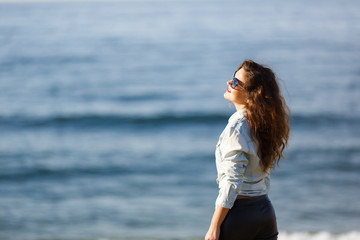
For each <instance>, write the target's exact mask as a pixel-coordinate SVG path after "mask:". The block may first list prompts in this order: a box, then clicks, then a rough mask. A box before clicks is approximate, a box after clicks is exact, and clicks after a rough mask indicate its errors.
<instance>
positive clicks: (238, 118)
mask: <svg viewBox="0 0 360 240" xmlns="http://www.w3.org/2000/svg"><path fill="white" fill-rule="evenodd" d="M229 129H231V130H232V131H237V132H238V133H239V134H246V135H247V134H249V133H250V124H249V122H248V120H247V119H246V117H245V115H244V113H243V111H242V112H239V111H238V112H236V113H234V114H233V115H232V116H231V117H230V119H229Z"/></svg>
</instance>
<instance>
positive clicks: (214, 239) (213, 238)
mask: <svg viewBox="0 0 360 240" xmlns="http://www.w3.org/2000/svg"><path fill="white" fill-rule="evenodd" d="M219 236H220V228H219V227H218V228H213V227H210V228H209V230H208V232H207V233H206V236H205V240H219Z"/></svg>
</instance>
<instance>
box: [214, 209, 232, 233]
mask: <svg viewBox="0 0 360 240" xmlns="http://www.w3.org/2000/svg"><path fill="white" fill-rule="evenodd" d="M229 210H230V209H229V208H223V207H220V206H216V209H215V212H214V215H213V217H212V220H211V224H210V227H214V228H218V227H220V226H221V224H222V222H223V221H224V219H225V217H226V215H227V214H228V212H229Z"/></svg>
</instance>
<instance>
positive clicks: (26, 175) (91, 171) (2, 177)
mask: <svg viewBox="0 0 360 240" xmlns="http://www.w3.org/2000/svg"><path fill="white" fill-rule="evenodd" d="M131 172H132V170H131V169H128V168H125V167H120V166H115V167H114V166H109V167H105V168H104V167H103V168H100V167H89V168H66V169H50V168H36V169H28V170H22V171H13V172H11V171H7V172H6V173H5V172H3V173H0V181H25V180H33V179H40V178H41V179H43V178H46V179H68V178H73V177H84V176H92V177H94V176H114V175H123V174H129V173H131Z"/></svg>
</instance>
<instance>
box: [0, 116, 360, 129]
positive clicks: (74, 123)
mask: <svg viewBox="0 0 360 240" xmlns="http://www.w3.org/2000/svg"><path fill="white" fill-rule="evenodd" d="M229 116H230V114H227V113H163V114H155V115H122V114H97V113H85V114H58V115H50V116H43V117H36V116H25V115H20V116H19V115H14V116H0V127H2V128H5V129H6V128H18V127H25V128H26V127H31V128H33V127H55V128H59V127H75V128H89V127H91V128H104V127H105V128H108V127H122V126H129V125H136V126H147V125H149V126H160V125H161V126H162V125H181V124H185V125H187V124H200V125H209V124H210V125H213V124H224V123H226V122H227V119H228V118H229ZM290 123H291V125H292V127H310V128H314V127H318V126H324V125H325V126H336V125H346V126H348V127H360V116H340V115H326V114H319V115H300V114H296V115H293V116H292V119H291V122H290Z"/></svg>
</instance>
